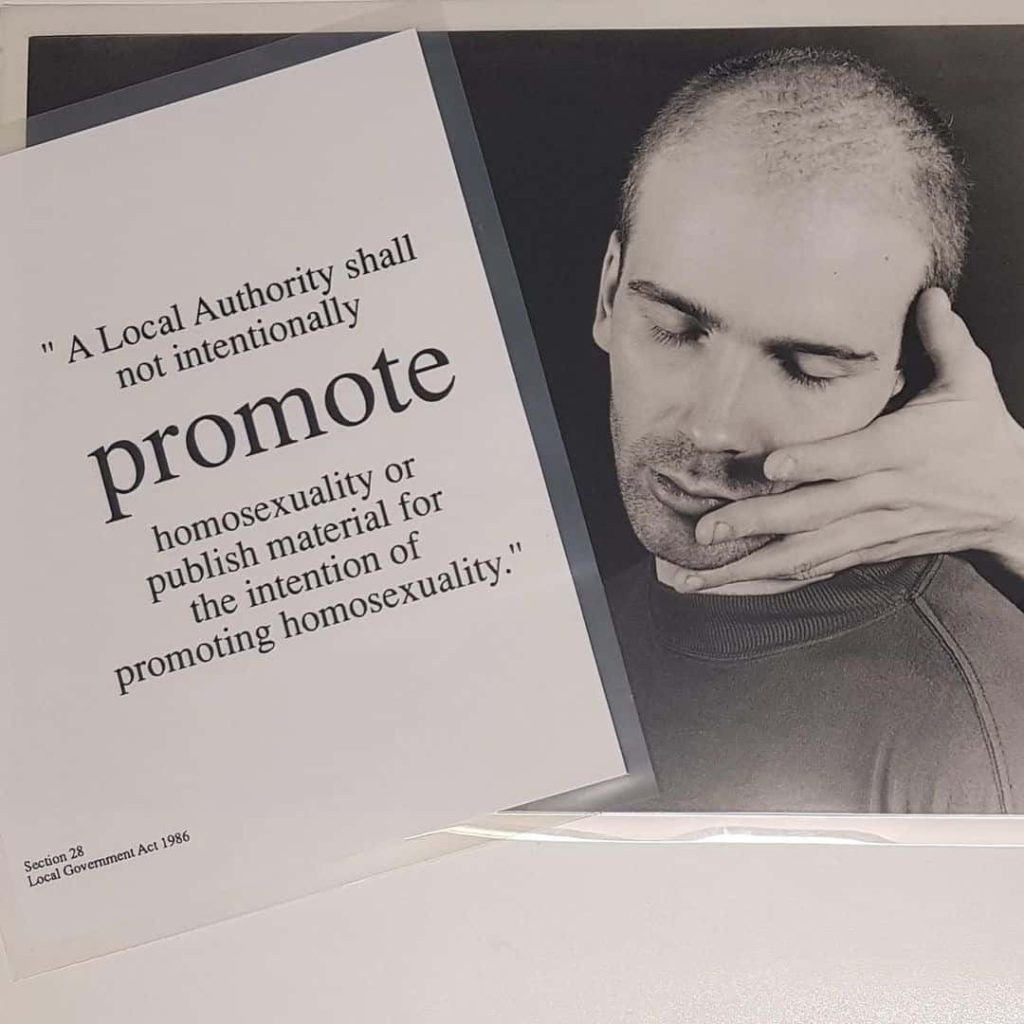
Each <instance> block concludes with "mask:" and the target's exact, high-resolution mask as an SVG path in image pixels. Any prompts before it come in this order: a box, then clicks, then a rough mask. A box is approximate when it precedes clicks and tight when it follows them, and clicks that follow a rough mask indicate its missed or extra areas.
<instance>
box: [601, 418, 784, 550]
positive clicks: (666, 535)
mask: <svg viewBox="0 0 1024 1024" xmlns="http://www.w3.org/2000/svg"><path fill="white" fill-rule="evenodd" d="M610 423H611V433H612V442H613V446H614V451H615V469H616V473H617V476H618V481H619V493H620V494H621V496H622V503H623V505H624V506H625V509H626V514H627V515H628V517H629V521H630V524H631V525H632V527H633V532H634V534H636V538H637V540H638V541H640V543H641V544H642V545H643V546H644V548H646V550H647V551H649V552H650V553H651V554H652V555H654V556H655V557H656V558H660V559H662V560H663V561H665V562H669V563H671V564H672V565H675V566H679V567H680V568H684V569H717V568H720V567H721V566H723V565H728V564H730V563H731V562H736V561H739V559H741V558H744V557H746V556H747V555H749V554H751V553H752V552H754V551H757V550H758V549H759V548H763V547H764V546H765V545H766V544H768V543H769V542H770V541H771V540H773V539H774V538H773V537H771V536H759V537H743V538H740V539H738V540H731V541H725V542H723V543H721V544H710V545H704V544H698V543H697V539H696V536H695V530H696V526H697V519H696V518H694V517H691V516H684V515H682V514H680V513H679V512H677V511H675V510H673V509H670V508H668V507H667V506H666V505H664V504H662V502H660V501H659V500H658V499H657V497H655V495H654V494H653V493H652V491H651V489H650V487H649V486H648V484H647V472H646V470H647V466H648V464H649V455H650V453H651V451H652V450H663V448H659V444H660V443H659V442H651V441H647V440H645V439H642V440H641V441H640V442H637V443H635V444H633V445H625V444H624V443H623V441H622V433H621V425H620V423H619V420H618V417H617V416H616V413H615V407H614V405H613V406H612V408H611V415H610ZM679 447H682V446H679Z"/></svg>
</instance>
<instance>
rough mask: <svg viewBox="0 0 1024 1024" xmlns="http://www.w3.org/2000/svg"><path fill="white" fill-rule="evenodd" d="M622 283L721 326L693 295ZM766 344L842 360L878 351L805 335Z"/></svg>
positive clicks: (709, 326) (867, 358) (869, 358)
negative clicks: (860, 349)
mask: <svg viewBox="0 0 1024 1024" xmlns="http://www.w3.org/2000/svg"><path fill="white" fill-rule="evenodd" d="M626 287H627V288H628V289H629V290H630V291H631V292H633V293H634V294H636V295H640V296H642V297H643V298H645V299H650V300H651V301H652V302H660V303H661V304H662V305H665V306H671V307H672V308H673V309H675V310H678V311H679V312H680V313H683V314H684V315H686V316H689V317H692V318H693V319H694V320H696V321H697V322H698V323H700V325H701V326H702V327H704V328H705V329H706V330H708V331H715V330H722V329H723V328H724V326H725V320H724V318H723V317H720V316H718V315H717V314H715V313H712V312H711V310H709V309H708V308H707V306H703V305H701V303H699V302H695V301H694V300H693V299H688V298H686V296H684V295H680V294H678V293H677V292H673V291H671V290H670V289H668V288H665V287H663V286H662V285H660V284H656V283H655V282H654V281H646V280H643V279H642V278H637V279H634V280H631V281H629V282H628V283H627V285H626ZM766 347H767V348H768V350H769V351H771V352H773V353H780V352H802V353H804V354H806V355H813V356H827V357H829V358H831V359H841V360H843V361H844V362H858V363H859V362H877V361H878V355H877V354H876V353H874V352H860V351H858V350H857V349H853V348H850V347H849V346H848V345H830V344H827V343H825V342H820V341H809V340H807V339H805V338H791V337H787V336H783V337H777V338H769V339H768V340H767V344H766Z"/></svg>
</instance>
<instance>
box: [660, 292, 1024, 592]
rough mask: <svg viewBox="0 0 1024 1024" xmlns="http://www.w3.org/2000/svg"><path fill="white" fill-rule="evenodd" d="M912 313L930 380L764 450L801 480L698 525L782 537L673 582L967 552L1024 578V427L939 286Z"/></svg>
mask: <svg viewBox="0 0 1024 1024" xmlns="http://www.w3.org/2000/svg"><path fill="white" fill-rule="evenodd" d="M915 314H916V318H917V325H918V329H919V331H920V335H921V339H922V342H923V344H924V347H925V349H926V350H927V352H928V354H929V356H930V357H931V360H932V362H933V363H934V365H935V371H936V373H935V378H934V380H933V382H932V383H931V385H930V386H929V387H928V388H927V389H926V390H925V391H923V392H922V393H921V394H919V395H917V396H916V397H914V398H913V399H912V400H911V401H910V402H908V403H907V404H906V405H905V406H904V407H903V408H902V409H899V410H898V411H896V412H892V413H889V414H887V415H883V416H880V417H879V418H878V419H876V420H874V421H873V422H872V423H870V424H869V425H868V426H866V427H864V428H863V429H861V430H858V431H856V432H854V433H851V434H844V435H842V436H839V437H834V438H829V439H826V440H823V441H815V442H811V443H809V444H799V445H793V446H790V447H786V448H780V449H778V450H777V451H774V452H772V453H771V454H770V455H769V456H768V458H767V459H766V460H765V466H764V473H765V476H766V477H768V478H769V479H770V480H774V481H785V482H787V483H798V484H800V485H802V486H799V487H797V488H795V489H794V490H790V491H787V492H785V493H781V494H774V495H766V496H763V497H756V498H747V499H745V500H742V501H737V502H734V503H732V504H730V505H727V506H724V507H723V508H720V509H716V510H715V511H714V512H709V513H708V514H707V515H706V516H704V517H703V518H702V519H701V520H700V522H699V523H698V524H697V531H696V532H697V540H698V542H700V543H703V544H710V543H713V542H715V541H720V540H725V539H728V538H729V537H749V536H756V535H765V534H767V535H772V536H776V537H777V538H778V539H776V540H773V541H772V542H771V543H770V544H768V545H766V546H765V547H763V548H761V549H759V550H758V551H755V552H754V553H753V554H750V555H748V556H746V557H745V558H742V559H740V560H739V561H736V562H734V563H732V564H731V565H725V566H722V567H721V568H718V569H709V570H702V571H699V572H697V571H694V570H690V569H679V571H678V573H676V574H675V578H674V579H672V580H670V583H671V584H672V585H673V586H674V587H675V588H676V589H677V590H681V591H693V590H703V589H707V588H709V587H717V586H721V585H723V584H726V583H737V582H743V581H750V580H767V579H784V580H785V579H792V580H813V579H815V578H816V577H819V576H826V575H829V574H831V573H834V572H838V571H839V570H841V569H846V568H849V567H850V566H854V565H859V564H863V563H868V562H883V561H889V560H891V559H894V558H904V557H907V556H911V555H920V554H928V553H933V552H943V551H962V550H968V549H973V550H980V551H985V552H988V553H989V554H991V555H993V556H995V557H996V559H997V560H998V561H1000V562H1001V563H1002V565H1003V566H1004V567H1005V568H1006V569H1008V570H1009V571H1010V572H1012V573H1014V574H1015V575H1017V576H1020V577H1024V430H1022V428H1021V427H1020V426H1019V425H1018V424H1017V423H1016V422H1015V421H1014V419H1013V418H1012V417H1011V416H1010V414H1009V412H1008V411H1007V409H1006V406H1005V404H1004V402H1003V400H1002V396H1001V395H1000V393H999V388H998V385H997V384H996V381H995V378H994V377H993V374H992V368H991V365H990V363H989V361H988V358H987V357H986V356H985V354H984V353H983V352H982V351H981V350H980V349H979V348H978V347H977V346H976V345H975V344H974V341H973V339H972V338H971V335H970V332H969V331H968V330H967V326H966V325H965V324H964V322H963V320H961V319H960V317H959V316H957V315H956V313H954V312H953V311H952V309H951V308H950V303H949V299H948V297H947V295H946V293H945V292H943V291H942V290H941V289H938V288H930V289H928V290H927V291H925V292H923V293H922V295H921V297H920V298H919V300H918V303H917V308H916V310H915Z"/></svg>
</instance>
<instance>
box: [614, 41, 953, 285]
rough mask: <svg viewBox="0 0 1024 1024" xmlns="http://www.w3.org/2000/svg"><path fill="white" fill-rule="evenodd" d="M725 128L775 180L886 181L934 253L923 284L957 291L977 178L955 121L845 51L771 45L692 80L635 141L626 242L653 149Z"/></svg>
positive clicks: (624, 210)
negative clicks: (960, 144) (753, 153)
mask: <svg viewBox="0 0 1024 1024" xmlns="http://www.w3.org/2000/svg"><path fill="white" fill-rule="evenodd" d="M723 125H725V126H727V127H728V128H729V130H730V131H731V133H732V134H734V135H735V136H736V137H737V138H738V139H739V140H740V141H741V142H743V143H748V144H749V145H750V146H753V147H756V150H757V152H758V154H759V156H762V157H763V159H762V164H763V165H764V167H765V168H766V169H767V172H768V173H771V174H772V175H774V177H776V178H779V177H780V176H781V177H782V178H788V179H789V181H790V182H791V183H796V184H797V186H798V187H799V185H800V184H808V183H810V182H812V181H814V180H815V179H818V180H822V179H824V180H828V178H829V177H831V178H834V179H836V180H837V181H843V182H850V181H858V182H862V183H864V184H866V185H867V187H869V188H873V189H875V190H876V191H877V190H878V189H879V188H888V189H889V191H890V192H891V193H892V195H893V198H894V199H896V200H897V201H898V203H899V206H900V209H901V211H902V212H903V214H904V215H906V216H909V217H911V218H912V219H913V220H914V222H915V223H916V224H917V225H918V226H919V227H920V229H921V230H922V232H923V233H924V236H925V240H926V242H927V243H928V245H929V247H930V251H931V259H930V261H929V265H928V268H927V270H926V278H925V280H924V281H923V282H922V287H930V286H933V285H934V286H938V287H940V288H943V289H945V290H946V291H947V292H948V293H949V294H951V295H952V294H953V293H954V291H955V289H956V286H957V283H958V282H959V279H960V274H961V271H962V269H963V262H964V251H965V249H966V245H967V232H968V220H969V202H968V198H969V191H970V184H969V179H968V175H967V171H966V168H965V164H964V160H963V157H962V154H961V153H960V151H959V149H958V147H957V146H956V143H955V142H954V140H953V136H952V132H951V130H950V126H949V124H948V123H947V122H946V121H944V120H943V118H942V117H941V115H940V114H939V113H938V112H937V111H936V110H935V109H934V108H933V107H932V106H931V105H930V104H929V103H928V102H927V101H925V100H923V99H922V98H920V97H919V96H916V95H915V94H914V93H912V92H911V91H910V90H909V89H907V88H906V87H905V86H904V85H903V84H902V83H900V82H898V81H897V80H896V79H895V78H893V77H892V76H891V75H889V74H888V73H886V72H884V71H882V70H881V69H879V68H876V67H874V66H873V65H871V64H869V63H868V62H867V61H865V60H863V59H862V58H860V57H857V56H855V55H854V54H852V53H846V52H844V51H841V50H820V49H784V50H767V51H764V52H762V53H757V54H753V55H751V56H747V57H741V58H738V59H734V60H729V61H726V62H724V63H722V64H718V65H716V66H715V67H713V68H711V69H709V70H708V71H705V72H704V73H703V74H700V75H698V76H696V77H695V78H692V79H690V80H689V81H688V82H686V83H685V84H684V85H683V86H682V88H680V89H679V90H678V91H677V92H676V93H674V94H673V95H672V96H671V97H670V98H669V100H668V102H667V103H665V105H664V106H663V107H662V108H661V110H660V111H659V113H658V115H657V116H656V117H655V119H654V121H653V122H652V123H651V124H650V126H649V127H648V128H647V130H646V131H645V132H644V134H643V136H642V137H641V139H640V142H639V144H638V145H637V148H636V150H635V152H634V155H633V160H632V164H631V166H630V169H629V174H628V176H627V178H626V180H625V182H624V184H623V186H622V190H621V194H620V202H619V224H618V230H619V236H620V240H621V242H622V245H623V247H625V246H626V245H627V244H628V240H629V236H630V232H631V230H632V228H633V226H634V221H635V216H636V207H637V202H638V198H639V193H640V189H641V187H642V183H643V178H644V174H645V172H646V170H647V167H648V164H649V163H650V161H651V159H652V157H653V156H654V155H656V154H658V153H660V152H663V151H665V150H666V149H671V148H672V147H674V146H676V145H678V144H679V143H682V142H684V141H685V140H687V139H688V138H690V137H692V136H694V135H696V134H697V133H698V132H700V131H701V130H702V129H715V128H719V127H721V126H723Z"/></svg>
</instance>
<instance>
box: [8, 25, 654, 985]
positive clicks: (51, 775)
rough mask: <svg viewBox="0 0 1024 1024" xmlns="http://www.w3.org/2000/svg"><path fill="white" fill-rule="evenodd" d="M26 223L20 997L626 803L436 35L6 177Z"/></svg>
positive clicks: (14, 683) (12, 648)
mask: <svg viewBox="0 0 1024 1024" xmlns="http://www.w3.org/2000/svg"><path fill="white" fill-rule="evenodd" d="M0 217H2V220H3V224H4V237H3V243H2V246H0V326H2V335H3V339H4V343H3V347H2V355H0V359H2V371H0V381H2V384H0V388H2V399H0V408H2V417H3V420H2V429H3V452H4V460H5V483H6V486H5V498H4V502H3V530H4V536H5V540H6V546H7V557H6V560H5V561H6V572H5V586H4V588H3V621H4V628H3V664H4V671H3V675H2V679H0V838H2V854H3V876H2V878H0V893H2V896H3V911H4V918H3V925H4V938H5V942H6V945H7V948H8V952H9V956H10V960H11V963H12V965H13V967H14V969H15V970H16V971H17V972H18V973H31V972H33V971H36V970H41V969H46V968H50V967H54V966H58V965H60V964H64V963H67V962H70V961H72V960H76V959H81V958H84V957H88V956H93V955H96V954H98V953H101V952H104V951H107V950H111V949H116V948H120V947H122V946H124V945H128V944H132V943H136V942H141V941H145V940H148V939H152V938H155V937H158V936H160V935H165V934H169V933H172V932H175V931H180V930H183V929H187V928H190V927H193V926H195V925H197V924H200V923H203V922H205V921H209V920H214V919H216V918H218V917H222V916H226V915H229V914H233V913H238V912H242V911H246V910H249V909H253V908H255V907H258V906H262V905H267V904H269V903H272V902H275V901H278V900H280V899H284V898H287V897H290V896H294V895H297V894H300V893H303V892H308V891H312V890H314V889H317V888H321V887H323V886H326V885H329V884H332V883H333V882H336V881H338V880H339V879H342V878H344V877H345V872H344V871H343V870H342V869H341V867H340V865H341V864H342V862H343V860H344V858H346V857H348V856H350V855H353V854H356V853H359V852H361V851H366V850H368V849H370V848H372V847H375V846H377V845H378V844H381V843H385V842H393V841H395V840H399V839H401V838H403V837H406V836H411V835H415V834H418V833H422V832H425V831H428V830H432V829H436V828H440V827H443V826H447V825H451V824H453V823H455V822H458V821H460V820H463V819H466V818H469V817H472V816H475V815H479V814H482V813H486V812H489V811H493V810H495V809H498V808H501V807H507V806H514V805H517V804H523V803H526V802H529V801H536V800H539V799H542V798H545V797H549V796H551V795H552V794H556V793H564V792H566V791H576V790H580V789H581V788H582V787H588V786H590V785H591V784H595V783H599V782H601V781H602V780H613V779H617V778H621V777H622V776H623V775H624V772H625V765H624V761H623V754H622V751H621V749H620V742H619V739H618V738H617V735H616V723H615V722H613V717H612V715H611V713H610V711H609V696H608V694H610V693H612V691H613V690H614V688H615V686H618V687H619V689H618V691H617V692H618V693H619V697H620V704H622V707H620V708H619V711H620V712H623V708H625V712H624V715H625V717H623V713H620V714H618V715H617V716H616V717H617V718H618V719H619V722H618V724H619V727H620V731H624V732H626V733H628V732H629V730H630V729H631V728H634V729H635V720H633V721H632V722H630V721H629V706H628V698H627V699H626V701H625V702H623V701H622V700H621V696H622V694H623V693H625V690H624V688H623V685H622V668H621V662H618V661H617V657H618V655H617V649H615V648H614V645H613V644H611V645H610V640H609V636H610V629H609V623H608V616H607V609H606V608H605V606H604V604H603V601H604V598H603V595H602V594H601V592H600V589H599V585H598V583H597V576H596V572H595V571H594V570H593V568H592V565H593V563H592V558H591V560H590V562H589V563H588V561H587V559H586V557H583V556H585V555H586V554H587V552H588V551H589V549H588V548H587V547H586V540H585V533H584V531H583V530H582V527H581V521H580V519H579V512H578V508H575V506H574V505H573V497H574V495H573V493H572V485H571V482H568V481H569V478H568V474H567V473H565V474H564V476H563V477H562V478H561V479H562V482H561V483H560V484H559V483H557V480H556V482H555V484H554V485H553V486H554V489H555V490H558V489H559V488H560V489H561V492H562V494H561V497H559V498H558V499H557V502H556V504H558V505H559V510H560V518H556V514H555V510H554V509H553V507H552V499H551V498H549V494H548V489H547V488H546V486H545V472H547V473H548V474H549V476H551V474H552V463H551V459H550V458H549V459H547V460H546V462H545V465H544V467H543V469H542V464H541V460H540V459H539V458H538V453H537V445H536V444H535V440H534V438H533V436H532V435H531V425H530V423H528V419H527V413H526V410H524V401H523V399H521V397H520V394H519V391H518V390H517V375H518V376H519V383H520V385H523V383H524V381H526V382H528V381H529V380H531V379H533V378H531V376H530V375H531V374H533V375H534V377H536V375H537V374H538V372H539V371H538V369H537V367H536V365H534V364H531V363H530V354H529V346H528V345H526V341H528V327H526V326H525V324H526V321H525V318H524V317H523V316H522V311H521V309H520V310H519V312H518V313H517V314H516V313H515V308H514V296H513V300H509V296H508V295H507V294H506V295H505V296H504V297H503V298H502V300H501V305H502V307H503V311H504V319H503V320H500V319H499V315H498V311H496V303H495V299H494V298H493V297H492V287H491V286H490V285H489V282H488V276H487V272H486V271H485V266H484V261H483V260H482V258H481V253H480V250H479V249H478V244H477V239H476V237H475V236H474V225H473V224H472V223H471V219H470V216H469V214H468V213H467V208H466V204H465V200H464V198H463V193H462V191H461V189H460V184H459V178H458V175H457V171H456V166H455V162H454V161H453V158H452V154H451V152H450V150H449V145H448V140H447V138H446V132H445V125H444V124H443V122H442V117H441V114H440V112H439V109H438V103H437V100H436V98H435V93H434V90H433V88H432V85H431V80H430V77H429V74H428V68H427V64H426V62H425V60H424V56H423V52H422V50H421V46H420V42H419V39H418V37H417V36H416V35H415V34H414V33H411V32H410V33H402V34H399V35H394V36H389V37H386V38H381V39H378V40H374V41H371V42H368V43H366V44H365V45H361V46H358V47H355V48H352V49H348V50H345V51H343V52H339V53H335V54H328V55H327V56H323V57H320V58H318V59H316V60H311V61H308V62H306V63H303V64H300V65H298V66H295V67H290V68H286V69H284V70H281V71H278V72H277V73H275V74H272V75H267V76H264V77H262V78H255V79H253V80H250V81H246V82H242V83H239V84H234V85H230V86H226V87H224V88H220V89H217V90H216V91H213V92H209V93H206V94H204V95H199V96H196V97H194V98H191V99H188V100H185V101H183V102H180V103H174V104H171V105H168V106H163V107H161V108H159V109H155V110H150V111H148V112H145V113H142V114H140V115H138V116H136V117H133V118H129V119H125V120H120V121H116V122H114V123H110V124H106V125H101V126H99V127H95V128H92V129H91V130H88V131H84V132H81V133H78V134H75V135H71V136H69V137H66V138H61V139H57V140H55V141H52V142H49V143H47V144H45V145H41V146H37V147H34V148H32V149H29V150H25V151H23V152H20V153H15V154H12V155H9V156H6V157H4V158H3V159H2V160H0ZM512 283H513V284H514V279H513V282H512ZM492 284H493V282H492ZM506 291H508V289H506ZM510 301H512V305H511V306H510ZM509 309H513V314H514V315H512V316H511V318H510V315H509ZM510 324H511V325H512V326H514V327H516V329H517V330H519V332H520V335H522V336H520V337H518V338H515V339H509V338H507V335H508V332H509V329H510ZM524 332H525V333H524ZM524 339H525V340H524ZM506 341H508V344H509V348H510V349H512V350H513V358H512V359H511V360H510V356H509V352H508V350H507V349H506ZM524 345H526V347H525V348H524ZM517 351H518V352H519V355H518V356H517V355H516V354H515V353H516V352H517ZM524 352H525V353H526V354H525V355H524V354H523V353H524ZM533 358H534V359H535V355H534V356H533ZM513 364H515V365H513ZM542 391H543V388H542V387H541V389H540V392H542ZM540 392H538V391H536V390H535V391H534V397H533V398H532V399H531V400H530V402H532V405H533V408H532V409H531V417H533V418H534V423H533V427H534V430H535V431H537V430H538V427H537V420H536V418H535V417H534V413H537V415H539V416H540V417H541V421H543V417H544V415H545V408H546V407H544V406H543V403H542V400H541V398H539V397H538V395H539V394H540ZM539 402H540V403H541V404H539V405H538V403H539ZM528 404H529V403H528ZM538 410H539V412H537V411H538ZM546 415H547V416H549V417H550V409H549V408H547V410H546ZM541 426H542V427H543V422H542V423H541ZM538 436H539V434H538ZM541 447H542V448H543V445H541ZM551 451H554V452H555V461H556V463H557V446H556V447H555V448H553V449H551ZM549 454H550V452H549ZM559 465H560V464H559ZM559 465H556V466H555V469H556V470H557V469H558V468H559ZM556 477H557V474H556ZM553 479H554V478H553ZM560 531H561V532H560ZM581 544H582V545H583V548H580V545H581ZM567 547H568V548H569V549H570V551H575V552H576V554H577V555H580V553H581V552H582V555H581V556H580V557H575V556H574V557H573V570H572V571H570V564H569V559H568V558H567V554H566V548H567ZM588 565H589V566H590V568H588ZM574 575H575V580H574ZM585 611H586V615H585V614H584V612H585ZM588 627H589V629H590V631H591V632H592V633H593V635H594V638H595V639H594V643H593V644H592V642H591V637H590V636H589V635H588ZM595 650H597V651H598V654H597V655H595ZM599 661H600V662H601V664H600V665H599V664H598V662H599ZM602 676H603V677H604V683H603V682H602ZM606 686H607V687H608V691H607V693H606ZM613 703H614V701H613ZM632 735H633V736H634V738H635V735H636V734H635V732H634V733H633V734H632ZM571 803H572V801H571V800H570V801H569V805H570V806H571Z"/></svg>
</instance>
